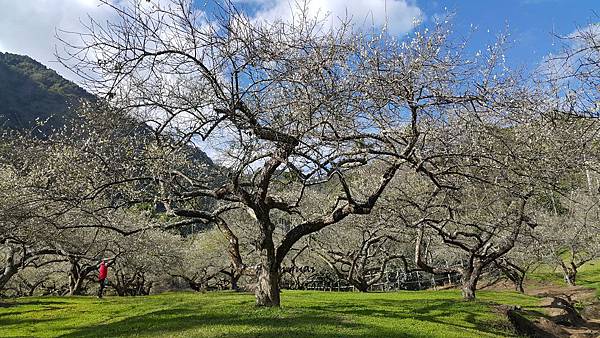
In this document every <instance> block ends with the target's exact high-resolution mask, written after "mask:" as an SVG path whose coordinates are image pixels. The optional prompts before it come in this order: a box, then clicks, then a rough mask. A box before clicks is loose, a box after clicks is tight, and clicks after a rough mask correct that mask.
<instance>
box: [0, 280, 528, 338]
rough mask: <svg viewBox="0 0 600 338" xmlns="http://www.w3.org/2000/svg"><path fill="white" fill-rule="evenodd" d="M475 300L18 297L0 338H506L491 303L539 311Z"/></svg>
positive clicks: (433, 296) (451, 293) (492, 298)
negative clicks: (263, 303) (259, 304)
mask: <svg viewBox="0 0 600 338" xmlns="http://www.w3.org/2000/svg"><path fill="white" fill-rule="evenodd" d="M478 296H479V300H478V301H476V302H464V301H462V300H461V298H460V294H459V292H458V291H456V290H447V291H419V292H394V293H370V294H360V293H337V292H308V291H284V292H283V295H282V308H281V309H268V308H256V307H255V306H254V297H253V295H250V294H238V293H229V292H216V293H207V294H199V293H167V294H161V295H154V296H147V297H135V298H134V297H126V298H125V297H107V298H105V299H102V300H99V299H95V298H90V297H69V298H58V297H48V298H21V299H17V300H16V301H15V303H14V304H12V306H9V307H6V308H0V327H1V328H2V336H3V337H22V336H36V337H57V336H59V337H315V336H318V337H364V336H367V337H398V336H401V337H505V336H509V335H513V333H512V332H511V330H510V329H509V326H508V323H507V322H506V320H505V319H503V318H502V317H501V316H500V315H499V314H497V313H495V312H493V311H492V305H493V303H502V304H515V305H516V304H518V305H521V306H524V307H526V308H529V309H532V310H535V309H538V308H537V304H538V299H537V298H534V297H529V296H525V295H521V294H518V293H514V292H491V291H481V292H479V293H478Z"/></svg>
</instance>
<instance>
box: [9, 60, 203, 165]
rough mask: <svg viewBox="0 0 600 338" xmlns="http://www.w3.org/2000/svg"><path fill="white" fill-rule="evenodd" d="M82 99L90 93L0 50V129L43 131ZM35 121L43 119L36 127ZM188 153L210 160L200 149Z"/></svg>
mask: <svg viewBox="0 0 600 338" xmlns="http://www.w3.org/2000/svg"><path fill="white" fill-rule="evenodd" d="M82 99H92V100H93V99H94V95H92V94H90V93H88V92H87V91H85V90H84V89H83V88H81V87H79V86H78V85H76V84H75V83H73V82H71V81H69V80H67V79H65V78H63V77H62V76H60V75H59V74H58V73H56V72H55V71H54V70H52V69H50V68H48V67H46V66H44V65H43V64H41V63H39V62H37V61H36V60H34V59H32V58H30V57H29V56H26V55H17V54H11V53H2V52H0V129H2V128H14V129H26V128H34V127H35V128H37V129H38V130H40V131H41V132H42V133H43V134H47V133H48V132H49V131H50V130H51V129H52V128H59V127H61V126H63V125H64V123H65V121H66V120H67V119H68V118H69V117H71V116H73V112H74V109H75V108H76V106H77V105H78V104H80V101H81V100H82ZM36 121H42V122H44V121H47V122H45V123H44V124H43V125H40V126H37V127H36ZM148 132H149V133H150V131H149V130H148ZM192 153H193V154H194V157H195V158H196V159H198V160H200V161H202V162H205V163H209V164H210V165H212V164H213V162H212V160H211V159H210V158H209V157H208V156H207V155H206V154H205V153H204V152H203V151H201V150H199V149H197V148H194V149H193V150H192Z"/></svg>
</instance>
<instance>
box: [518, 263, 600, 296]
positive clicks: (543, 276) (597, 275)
mask: <svg viewBox="0 0 600 338" xmlns="http://www.w3.org/2000/svg"><path fill="white" fill-rule="evenodd" d="M528 277H529V278H531V279H533V280H537V281H542V282H548V283H552V284H556V285H562V286H564V285H566V282H565V280H564V277H563V274H562V273H561V272H560V271H555V270H553V269H551V268H550V267H549V266H541V267H540V268H538V269H536V271H534V272H533V273H531V274H529V275H528ZM575 284H577V285H579V286H584V287H589V288H593V289H596V294H597V295H598V297H600V260H594V261H591V262H588V263H586V264H584V265H583V266H582V267H581V268H579V271H578V272H577V278H576V280H575Z"/></svg>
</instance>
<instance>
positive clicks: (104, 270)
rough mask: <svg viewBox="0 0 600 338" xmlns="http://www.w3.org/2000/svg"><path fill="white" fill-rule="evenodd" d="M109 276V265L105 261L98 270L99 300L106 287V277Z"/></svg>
mask: <svg viewBox="0 0 600 338" xmlns="http://www.w3.org/2000/svg"><path fill="white" fill-rule="evenodd" d="M107 274H108V264H106V261H105V260H104V259H103V260H102V262H101V263H100V269H99V270H98V282H100V289H99V290H98V298H102V292H103V291H104V287H105V286H106V275H107Z"/></svg>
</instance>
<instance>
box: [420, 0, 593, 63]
mask: <svg viewBox="0 0 600 338" xmlns="http://www.w3.org/2000/svg"><path fill="white" fill-rule="evenodd" d="M418 4H419V6H420V8H421V9H423V11H424V12H425V13H426V15H427V16H429V17H431V16H432V15H435V13H442V12H443V11H444V8H447V10H452V11H455V12H456V18H455V20H454V24H455V26H456V31H457V32H467V31H468V30H469V27H470V25H471V24H473V25H475V26H476V27H477V28H478V31H477V33H476V34H475V35H474V36H473V41H472V42H473V45H474V46H482V45H485V43H487V42H489V41H491V39H493V34H495V33H498V32H502V31H504V30H505V28H506V25H508V31H509V33H510V34H511V37H512V39H513V40H514V41H515V42H514V44H513V46H512V48H511V50H510V52H509V55H508V56H507V58H508V61H509V62H510V63H511V64H513V65H526V66H533V65H535V64H537V63H539V62H540V60H542V59H543V57H544V56H546V55H548V54H549V53H551V52H553V51H556V50H557V49H558V48H559V47H560V45H561V41H560V40H558V39H556V38H555V37H554V36H553V33H554V34H558V35H567V34H569V33H571V32H573V31H574V30H575V29H576V28H577V27H578V26H587V25H588V24H590V23H591V22H594V21H595V22H598V20H600V16H598V15H600V0H579V1H578V0H571V1H569V0H508V1H483V0H482V1H474V0H468V1H464V0H463V1H459V0H454V1H420V2H418ZM594 12H595V13H597V15H596V14H594ZM488 30H489V31H490V33H487V32H488ZM553 44H554V45H553Z"/></svg>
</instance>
